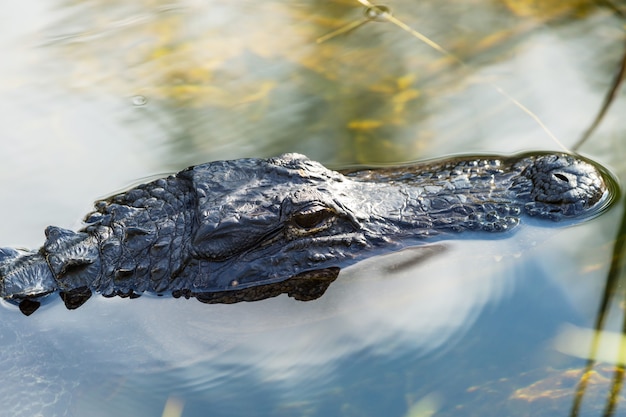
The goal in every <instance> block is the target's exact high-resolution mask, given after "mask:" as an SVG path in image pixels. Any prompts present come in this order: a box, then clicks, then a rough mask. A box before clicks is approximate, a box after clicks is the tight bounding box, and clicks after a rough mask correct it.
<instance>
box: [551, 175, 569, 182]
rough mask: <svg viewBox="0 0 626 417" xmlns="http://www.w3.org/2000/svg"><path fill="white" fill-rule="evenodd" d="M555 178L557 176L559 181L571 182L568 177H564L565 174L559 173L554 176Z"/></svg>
mask: <svg viewBox="0 0 626 417" xmlns="http://www.w3.org/2000/svg"><path fill="white" fill-rule="evenodd" d="M554 176H555V177H556V178H557V179H559V180H561V181H565V182H569V180H568V179H567V177H566V176H565V175H563V174H558V173H557V174H554Z"/></svg>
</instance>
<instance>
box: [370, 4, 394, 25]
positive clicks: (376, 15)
mask: <svg viewBox="0 0 626 417" xmlns="http://www.w3.org/2000/svg"><path fill="white" fill-rule="evenodd" d="M390 14H391V9H390V8H389V7H387V6H383V5H378V6H376V5H374V6H370V7H368V8H367V9H365V17H366V18H368V19H369V20H376V21H378V22H381V21H383V20H384V17H385V16H384V15H390Z"/></svg>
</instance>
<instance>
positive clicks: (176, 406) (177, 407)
mask: <svg viewBox="0 0 626 417" xmlns="http://www.w3.org/2000/svg"><path fill="white" fill-rule="evenodd" d="M184 406H185V402H184V401H183V400H181V399H180V398H176V397H169V398H168V399H167V401H166V402H165V407H164V408H163V414H162V415H161V416H162V417H180V416H182V415H183V408H184Z"/></svg>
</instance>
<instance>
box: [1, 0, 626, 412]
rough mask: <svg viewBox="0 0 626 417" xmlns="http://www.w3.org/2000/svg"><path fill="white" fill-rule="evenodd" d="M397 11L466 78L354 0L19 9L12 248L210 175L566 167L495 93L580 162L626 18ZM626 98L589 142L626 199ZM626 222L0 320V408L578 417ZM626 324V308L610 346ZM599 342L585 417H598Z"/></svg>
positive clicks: (8, 37) (433, 6) (479, 7)
mask: <svg viewBox="0 0 626 417" xmlns="http://www.w3.org/2000/svg"><path fill="white" fill-rule="evenodd" d="M603 4H604V3H603ZM616 4H617V6H615V7H618V8H619V7H622V9H623V6H621V4H620V3H616ZM386 6H388V7H389V9H390V11H391V13H392V16H393V17H395V18H397V19H399V21H400V22H402V23H405V24H407V25H409V26H410V27H411V28H414V29H416V30H419V31H420V32H422V33H424V34H425V35H427V36H429V37H430V38H431V39H433V40H435V41H436V42H437V43H438V44H439V45H441V46H443V47H444V48H445V49H446V50H448V51H450V52H451V53H452V54H454V56H456V57H457V58H460V59H461V60H462V61H463V62H464V64H459V62H458V61H456V60H455V59H451V58H449V57H446V56H444V55H442V54H441V53H440V52H438V51H436V50H434V49H433V48H432V47H430V46H428V45H426V44H424V43H423V42H421V41H420V40H419V39H417V37H416V36H415V34H412V33H410V32H408V31H406V30H403V29H402V28H401V27H398V26H397V25H394V24H393V23H392V22H389V21H386V20H384V19H380V18H379V19H376V20H375V21H366V16H367V15H366V10H365V7H363V5H362V4H360V3H359V2H357V1H329V2H321V3H320V2H314V1H310V2H308V1H299V2H291V1H265V2H255V1H210V2H196V1H179V2H169V3H159V2H147V1H145V2H144V1H137V2H111V1H96V0H94V1H82V2H69V1H67V2H63V1H57V2H54V1H52V2H51V1H48V2H43V1H36V0H27V1H22V2H20V3H19V4H18V3H15V4H11V5H9V6H7V5H5V8H4V11H5V13H2V14H0V28H2V29H0V34H1V35H2V36H1V37H0V53H1V55H2V58H3V59H2V64H0V120H1V121H2V123H0V146H1V149H0V161H1V163H0V188H1V189H2V194H1V196H0V202H1V203H0V219H2V221H1V222H0V245H1V246H9V245H16V246H24V247H38V246H40V245H41V244H42V242H43V240H44V237H43V230H44V228H45V227H46V226H47V225H50V224H54V225H57V226H60V227H66V228H76V227H78V226H79V224H80V219H81V218H82V216H83V215H84V214H85V213H87V212H88V211H89V210H90V207H91V203H92V202H93V200H95V199H97V198H100V197H104V196H106V195H109V194H111V193H113V192H115V191H117V190H120V189H122V188H124V187H127V186H129V185H132V184H134V183H137V182H138V181H141V180H142V179H143V178H146V177H150V176H152V175H155V174H161V173H168V172H173V171H175V170H178V169H181V168H183V167H185V166H187V165H190V164H193V163H200V162H206V161H211V160H216V159H224V158H239V157H249V156H254V157H263V156H271V155H275V154H279V153H282V152H301V153H305V154H307V155H308V156H309V157H311V158H312V159H315V160H318V161H320V162H322V163H324V164H326V165H327V166H330V167H335V168H339V167H343V166H349V165H353V164H357V163H388V162H407V161H411V160H416V159H422V158H430V157H435V156H445V155H448V154H458V153H477V152H479V153H514V152H520V151H525V150H536V149H555V150H560V149H561V147H560V146H561V145H559V144H557V143H555V142H554V141H553V140H552V139H551V138H550V136H549V135H548V134H547V133H546V132H545V131H544V130H543V129H542V128H541V127H540V126H539V124H538V123H537V122H536V121H535V120H533V118H532V117H530V116H529V115H528V114H526V113H525V112H524V111H523V110H521V109H520V108H519V107H517V106H516V105H514V104H513V103H512V101H511V99H509V98H507V97H506V96H505V95H503V94H501V93H500V92H499V91H498V90H499V89H502V90H504V91H505V92H506V94H508V95H510V96H512V97H514V98H515V99H516V100H518V101H519V102H521V103H523V105H524V106H526V107H527V108H528V109H530V110H531V111H532V112H533V113H534V114H535V115H537V116H538V117H539V118H540V119H541V121H542V122H543V123H544V124H545V125H546V126H547V127H548V128H549V129H550V130H551V131H552V132H553V133H554V135H555V136H556V137H557V138H559V140H560V141H561V142H562V144H563V145H564V146H565V147H567V146H571V145H572V144H573V143H574V142H575V141H576V139H578V137H580V135H582V133H583V132H584V130H585V129H586V128H587V126H588V125H589V124H590V123H591V121H592V119H593V117H595V114H596V112H597V111H598V109H599V107H600V105H601V103H602V100H603V97H604V95H605V94H606V91H607V90H608V88H609V85H610V83H611V81H612V79H613V76H614V73H615V71H616V68H617V65H618V62H619V61H620V59H621V56H622V54H623V45H624V36H625V35H624V21H623V20H622V19H621V18H620V17H619V15H618V14H617V13H615V11H614V10H612V9H610V8H609V7H607V6H606V5H596V4H595V3H594V2H590V1H576V2H559V1H548V2H530V1H528V2H526V1H512V0H510V1H508V0H501V1H478V0H476V1H466V2H454V1H450V2H447V1H445V2H442V1H421V2H411V1H402V0H398V1H394V2H389V3H386ZM361 21H362V22H364V23H363V24H361V25H358V23H359V22H361ZM357 26H358V27H357ZM350 28H352V30H349V29H350ZM333 33H335V36H332V35H333ZM327 35H331V36H327ZM320 41H321V42H320ZM625 94H626V93H624V92H623V91H622V92H621V93H619V94H618V96H617V100H616V102H615V104H614V106H613V107H612V108H611V110H610V111H609V113H608V114H607V116H606V118H605V119H604V121H603V123H602V124H601V126H600V128H599V130H598V131H597V133H596V134H595V135H594V136H593V137H592V138H591V140H590V141H589V142H588V143H587V144H586V145H585V146H584V147H583V148H582V152H583V153H584V154H585V155H587V156H589V157H591V158H593V159H595V160H597V161H598V162H600V163H602V164H603V165H606V166H607V167H609V168H610V169H611V170H612V171H613V172H614V173H615V174H616V175H617V176H618V177H621V178H622V181H623V177H624V176H625V175H626V165H624V162H623V161H624V155H626V148H625V147H624V145H623V140H622V138H623V136H624V134H625V133H626V119H625V118H624V117H623V114H626V104H625V103H626V101H625V100H624V95H625ZM620 216H621V207H620V206H617V207H615V208H614V209H613V210H612V211H610V212H608V213H606V214H605V215H603V216H602V217H600V218H598V219H595V220H593V221H591V222H588V223H586V224H584V225H582V226H578V227H573V228H566V229H558V230H557V229H541V228H528V229H525V230H523V232H522V233H519V234H517V235H516V236H515V237H514V238H512V239H508V240H506V241H505V240H499V241H482V242H480V241H463V242H456V243H450V244H446V245H445V246H442V247H440V248H438V250H437V251H435V252H436V253H435V254H434V255H433V256H432V257H431V258H429V259H428V261H426V262H423V263H420V264H418V265H415V266H410V267H407V268H399V269H398V268H392V267H389V266H390V265H391V266H393V265H398V264H405V263H407V262H405V260H406V259H409V262H408V263H407V264H409V265H410V264H411V262H410V259H412V256H413V254H412V253H411V252H410V251H409V252H403V253H400V254H396V255H393V256H390V257H386V258H383V259H376V260H373V261H371V262H363V263H362V264H360V265H357V266H356V267H354V268H350V269H347V270H345V271H342V274H341V275H340V277H339V278H338V280H337V281H336V282H335V283H333V284H332V285H331V287H330V288H329V290H328V291H327V293H326V294H325V295H324V296H323V297H322V298H321V299H319V300H316V301H312V302H306V303H304V302H298V301H295V300H293V299H290V298H287V297H285V296H281V297H278V298H275V299H270V300H265V301H261V302H255V303H245V304H235V305H204V304H201V303H198V302H196V301H195V300H189V301H183V300H174V299H161V298H153V297H142V298H140V299H137V300H127V299H104V298H101V297H94V298H93V299H91V300H89V302H88V303H86V304H85V305H84V306H83V307H81V308H80V309H78V310H75V311H67V310H66V309H65V308H64V307H63V305H62V304H60V303H55V304H52V305H49V306H45V307H43V308H42V310H41V311H38V312H37V313H35V314H34V315H33V316H31V317H23V316H22V315H21V314H19V312H16V311H15V309H11V308H6V309H4V308H3V309H2V310H1V311H0V316H1V319H0V323H1V324H0V374H2V375H3V380H4V381H10V383H4V384H1V385H0V415H2V416H4V415H7V416H18V415H19V416H32V415H44V416H53V415H69V416H85V415H89V416H113V415H115V416H118V415H136V416H155V415H164V416H165V415H167V416H179V415H183V416H204V415H207V414H210V415H220V416H221V415H227V416H244V415H311V416H312V415H316V416H317V415H320V416H321V415H324V416H326V415H335V416H351V415H359V416H363V415H388V416H412V417H417V416H420V417H422V416H468V415H481V416H483V415H494V416H495V415H497V416H501V415H509V416H522V415H533V416H537V415H550V416H555V415H558V416H568V415H570V409H571V407H572V398H573V392H574V390H575V385H576V378H575V376H572V375H573V374H572V373H571V372H572V371H568V370H571V369H580V368H581V367H582V366H583V365H584V363H585V359H586V358H587V356H588V355H589V346H590V342H589V338H588V337H585V336H580V334H581V333H582V334H584V332H585V329H587V328H591V327H592V326H593V323H594V320H595V317H596V313H597V310H598V307H599V303H600V298H601V296H602V291H603V288H604V283H605V279H606V274H607V271H608V269H609V263H610V258H611V250H612V244H613V242H614V239H615V235H616V233H617V230H618V227H619V222H620ZM621 316H622V313H621V306H620V305H619V299H618V300H617V302H615V303H614V304H613V307H612V309H611V310H610V314H609V316H608V320H607V323H606V328H605V330H610V331H614V332H619V331H620V328H621ZM572 326H574V327H572ZM577 335H578V336H577ZM604 339H605V340H604V342H603V343H604V344H603V345H602V355H603V356H602V361H603V363H604V364H605V365H603V366H606V368H602V367H599V368H598V371H597V372H598V373H597V374H596V376H595V377H594V378H591V381H592V382H591V383H590V386H589V388H588V390H587V394H586V397H585V398H586V400H585V403H584V404H583V408H582V411H581V413H580V414H579V415H585V416H602V415H607V414H606V413H604V411H603V409H604V405H605V402H606V398H607V397H608V393H609V390H610V387H611V382H610V379H611V378H612V374H611V373H610V372H611V370H612V368H611V366H612V365H613V364H615V363H616V362H618V354H617V353H616V352H618V350H619V347H618V346H617V345H616V344H617V343H619V342H616V343H612V342H611V340H610V339H611V337H610V335H608V336H606V337H605V338H604ZM607 369H608V371H607ZM568 372H570V373H568ZM564 381H565V382H564ZM621 395H624V394H621ZM620 398H621V397H620ZM542 413H543V414H542ZM614 415H626V411H625V408H624V406H623V405H622V404H621V402H620V403H619V405H618V408H617V411H616V412H615V414H614Z"/></svg>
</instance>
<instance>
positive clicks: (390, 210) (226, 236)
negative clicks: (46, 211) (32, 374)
mask: <svg viewBox="0 0 626 417" xmlns="http://www.w3.org/2000/svg"><path fill="white" fill-rule="evenodd" d="M611 184H613V180H612V178H611V176H610V174H608V173H607V172H606V171H605V170H604V169H602V168H601V167H598V166H596V165H595V164H593V163H592V162H590V161H588V160H586V159H583V158H581V157H577V156H572V155H568V154H563V153H554V154H550V153H534V154H523V155H517V156H512V157H494V156H470V157H458V158H451V159H447V160H439V161H429V162H423V163H417V164H412V165H404V166H396V167H389V168H377V169H359V170H346V171H343V172H336V171H331V170H328V169H326V168H325V167H324V166H322V165H321V164H319V163H317V162H314V161H311V160H309V159H308V158H306V157H304V156H302V155H298V154H285V155H282V156H280V157H277V158H271V159H239V160H233V161H218V162H212V163H208V164H203V165H198V166H195V167H190V168H187V169H185V170H183V171H181V172H179V173H177V174H175V175H172V176H169V177H167V178H162V179H158V180H156V181H153V182H150V183H148V184H143V185H139V186H137V187H135V188H133V189H131V190H128V191H126V192H124V193H121V194H117V195H114V196H112V197H110V198H108V199H106V200H102V201H99V202H97V203H96V205H95V210H94V211H93V212H92V213H90V214H88V215H87V216H86V218H85V226H84V228H83V229H81V230H80V231H78V232H74V231H70V230H65V229H60V228H57V227H52V226H51V227H48V228H47V229H46V241H45V243H44V245H43V247H42V248H40V249H39V250H38V251H24V250H16V249H12V248H2V249H0V296H1V297H2V298H4V299H5V300H8V301H11V302H14V303H17V304H18V305H20V308H21V310H22V311H23V312H24V313H25V314H30V313H32V312H33V311H34V310H36V308H37V307H38V306H39V303H40V301H41V299H42V298H44V297H46V296H48V295H49V294H52V293H55V292H58V293H59V294H60V295H61V298H62V299H63V301H64V302H65V305H66V306H67V307H68V308H70V309H73V308H77V307H78V306H80V305H81V304H82V303H84V302H85V301H86V300H87V299H88V298H89V297H90V296H91V294H92V292H97V293H100V294H102V295H104V296H107V297H109V296H122V297H137V296H139V295H141V294H142V293H144V292H150V293H155V294H159V295H161V294H171V295H173V296H174V297H186V298H190V297H195V298H197V299H199V300H200V301H203V302H207V303H232V302H238V301H254V300H259V299H263V298H267V297H273V296H276V295H279V294H282V293H287V294H289V295H290V296H292V297H294V298H296V299H301V300H310V299H315V298H318V297H319V296H321V295H322V294H323V293H324V291H325V290H326V288H327V287H328V285H330V283H331V282H332V281H333V280H334V279H335V278H336V277H337V274H338V273H339V270H340V269H341V268H343V267H346V266H348V265H351V264H353V263H355V262H358V261H359V260H362V259H365V258H367V257H371V256H374V255H378V254H381V253H385V252H388V251H393V250H398V249H400V248H403V247H406V246H410V245H420V244H423V243H424V242H427V241H432V240H442V239H453V238H457V237H461V236H465V235H469V234H472V236H474V235H477V236H480V235H483V236H484V237H488V236H495V235H494V233H499V234H500V236H504V235H505V234H506V233H511V232H512V231H514V230H515V229H516V228H518V227H520V223H523V222H524V221H525V219H530V218H531V217H532V218H536V219H546V220H548V221H547V222H546V224H550V223H553V222H551V221H561V224H565V223H566V224H570V223H573V222H576V221H579V220H582V219H586V218H590V217H593V216H594V215H597V214H598V213H600V212H601V211H603V210H604V209H605V208H606V207H608V205H609V204H610V203H611V202H612V201H614V199H615V197H616V196H615V194H616V193H615V192H614V190H612V189H611V187H610V186H611Z"/></svg>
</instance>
